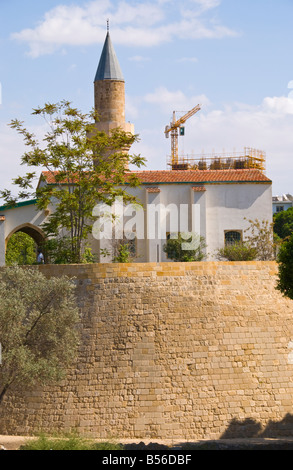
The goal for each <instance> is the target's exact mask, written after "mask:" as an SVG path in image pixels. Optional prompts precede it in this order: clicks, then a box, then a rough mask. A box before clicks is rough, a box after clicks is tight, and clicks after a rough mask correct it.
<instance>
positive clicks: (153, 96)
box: [144, 86, 210, 112]
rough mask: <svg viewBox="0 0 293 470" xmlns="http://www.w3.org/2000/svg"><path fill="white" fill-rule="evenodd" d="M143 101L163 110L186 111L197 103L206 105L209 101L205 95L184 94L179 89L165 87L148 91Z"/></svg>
mask: <svg viewBox="0 0 293 470" xmlns="http://www.w3.org/2000/svg"><path fill="white" fill-rule="evenodd" d="M144 101H145V102H146V103H153V104H156V105H157V106H159V107H160V108H161V110H162V111H164V112H170V110H171V111H177V110H178V111H182V110H185V111H188V110H189V109H190V108H193V107H194V106H196V105H198V104H202V105H205V106H208V105H209V103H210V101H209V99H208V98H207V97H206V96H205V95H196V96H192V97H189V96H186V95H185V94H184V93H183V92H182V91H181V90H176V91H169V90H168V89H167V88H166V87H163V86H162V87H159V88H157V89H156V90H155V91H154V92H153V93H148V94H147V95H146V96H145V98H144Z"/></svg>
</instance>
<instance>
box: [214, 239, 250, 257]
mask: <svg viewBox="0 0 293 470" xmlns="http://www.w3.org/2000/svg"><path fill="white" fill-rule="evenodd" d="M257 254H258V252H257V249H256V248H255V247H252V246H251V245H250V244H248V243H243V242H238V243H234V244H233V245H227V246H225V247H224V248H221V249H220V250H218V253H217V256H218V258H219V259H226V260H228V261H253V260H255V259H256V257H257Z"/></svg>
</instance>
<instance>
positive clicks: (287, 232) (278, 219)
mask: <svg viewBox="0 0 293 470" xmlns="http://www.w3.org/2000/svg"><path fill="white" fill-rule="evenodd" d="M274 233H275V234H276V235H277V236H278V237H279V238H281V239H282V240H285V239H286V238H289V237H290V236H291V235H292V233H293V207H290V208H289V209H288V210H286V211H282V212H279V213H278V214H275V215H274Z"/></svg>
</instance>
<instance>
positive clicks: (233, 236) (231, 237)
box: [225, 230, 242, 246]
mask: <svg viewBox="0 0 293 470" xmlns="http://www.w3.org/2000/svg"><path fill="white" fill-rule="evenodd" d="M241 240H242V232H241V231H237V230H231V231H229V232H225V246H229V245H235V244H236V243H240V242H241Z"/></svg>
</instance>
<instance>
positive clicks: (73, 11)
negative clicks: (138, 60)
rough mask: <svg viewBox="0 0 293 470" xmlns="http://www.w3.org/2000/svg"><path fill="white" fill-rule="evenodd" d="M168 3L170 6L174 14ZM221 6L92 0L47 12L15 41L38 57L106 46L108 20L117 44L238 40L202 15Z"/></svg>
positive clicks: (209, 1)
mask: <svg viewBox="0 0 293 470" xmlns="http://www.w3.org/2000/svg"><path fill="white" fill-rule="evenodd" d="M167 3H169V4H171V5H170V12H172V14H171V13H170V14H169V8H168V7H167ZM219 4H220V1H218V0H183V1H181V2H180V3H177V2H173V1H168V0H167V1H162V0H149V1H148V2H143V3H141V2H139V1H138V0H136V1H135V2H133V3H132V4H129V3H128V2H125V1H123V0H117V1H115V0H111V1H110V0H107V1H104V2H100V1H99V0H93V1H91V2H89V3H87V4H85V5H84V6H82V7H81V6H77V5H70V6H65V5H59V6H57V7H55V8H53V9H52V10H50V11H48V12H47V13H46V14H45V15H44V18H43V19H42V20H41V21H40V22H39V23H38V24H37V25H36V26H35V27H34V28H27V29H23V30H22V31H20V32H15V33H13V34H12V36H11V38H12V39H14V40H18V41H21V42H24V43H26V44H28V46H29V53H28V54H29V55H30V56H31V57H38V56H40V55H43V54H50V53H53V52H54V51H56V50H59V49H62V48H63V47H66V46H77V45H90V44H96V43H101V42H103V40H104V37H105V26H106V19H107V18H110V28H111V33H112V34H113V37H114V38H115V43H116V44H125V45H131V46H140V47H151V46H156V45H159V44H161V43H164V42H170V41H173V40H176V39H178V38H184V39H198V38H222V37H225V36H235V35H236V33H235V31H233V30H231V29H229V28H227V27H225V26H223V25H221V24H217V23H216V22H215V21H214V20H213V19H210V20H209V19H207V18H206V17H205V18H204V17H203V13H205V12H206V11H207V10H211V9H213V8H215V7H217V6H218V5H219ZM171 7H172V8H171ZM173 18H176V19H175V20H174V19H173Z"/></svg>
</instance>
